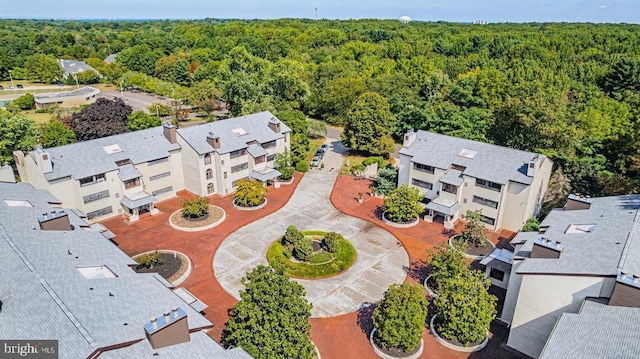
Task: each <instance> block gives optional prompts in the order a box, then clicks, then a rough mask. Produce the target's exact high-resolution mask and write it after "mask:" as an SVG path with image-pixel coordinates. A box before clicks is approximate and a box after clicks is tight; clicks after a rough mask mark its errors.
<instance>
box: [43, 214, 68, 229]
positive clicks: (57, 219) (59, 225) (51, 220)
mask: <svg viewBox="0 0 640 359" xmlns="http://www.w3.org/2000/svg"><path fill="white" fill-rule="evenodd" d="M38 222H39V223H40V229H42V230H43V231H70V230H72V229H73V228H71V222H70V221H69V214H68V213H67V212H65V211H62V210H55V211H51V212H47V213H43V214H42V216H40V217H38Z"/></svg>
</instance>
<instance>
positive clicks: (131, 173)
mask: <svg viewBox="0 0 640 359" xmlns="http://www.w3.org/2000/svg"><path fill="white" fill-rule="evenodd" d="M141 176H142V173H140V171H138V170H137V169H136V168H135V167H133V165H132V164H128V165H124V166H120V172H119V173H118V177H120V179H121V180H123V181H128V180H131V179H134V178H138V177H141Z"/></svg>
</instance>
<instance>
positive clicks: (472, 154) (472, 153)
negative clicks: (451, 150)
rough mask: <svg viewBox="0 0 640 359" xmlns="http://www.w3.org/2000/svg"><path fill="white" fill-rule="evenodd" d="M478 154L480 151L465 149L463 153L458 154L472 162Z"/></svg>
mask: <svg viewBox="0 0 640 359" xmlns="http://www.w3.org/2000/svg"><path fill="white" fill-rule="evenodd" d="M476 154H478V151H474V150H469V149H466V148H463V149H462V151H460V153H458V156H460V157H464V158H468V159H470V160H472V159H473V158H474V157H475V156H476Z"/></svg>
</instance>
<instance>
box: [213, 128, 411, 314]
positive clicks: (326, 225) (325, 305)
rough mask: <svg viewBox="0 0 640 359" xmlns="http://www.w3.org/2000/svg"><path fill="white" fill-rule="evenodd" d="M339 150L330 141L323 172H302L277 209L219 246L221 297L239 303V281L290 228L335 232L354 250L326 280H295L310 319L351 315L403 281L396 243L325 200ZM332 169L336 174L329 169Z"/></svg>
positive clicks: (403, 255) (216, 263) (401, 253)
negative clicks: (343, 267)
mask: <svg viewBox="0 0 640 359" xmlns="http://www.w3.org/2000/svg"><path fill="white" fill-rule="evenodd" d="M328 142H331V141H328ZM342 152H344V148H343V147H342V145H341V144H340V142H338V141H337V140H333V142H332V143H331V144H330V149H329V151H328V152H327V153H326V155H325V157H324V159H323V162H324V163H325V169H324V170H319V169H314V170H311V171H310V172H308V173H307V174H305V176H304V178H303V179H302V180H301V181H300V184H299V185H298V188H297V189H296V191H295V192H294V194H293V196H292V197H291V199H290V200H289V202H287V204H286V205H285V206H284V207H283V208H282V209H280V210H278V211H277V212H275V213H273V214H271V215H269V216H267V217H264V218H262V219H260V220H258V221H256V222H254V223H251V224H249V225H247V226H245V227H243V228H241V229H239V230H238V231H236V232H234V233H233V234H231V235H230V236H229V237H227V238H226V239H225V240H224V241H223V242H222V244H221V245H220V247H219V248H218V250H217V251H216V253H215V256H214V258H213V272H214V273H215V276H216V280H217V281H218V283H220V285H221V286H222V287H223V288H224V289H225V291H227V293H229V294H231V295H232V296H233V297H235V298H236V299H240V294H239V293H240V290H242V289H244V286H243V285H242V283H241V282H240V280H241V279H242V277H243V276H244V275H245V273H247V272H248V271H250V270H251V269H252V268H254V267H255V266H257V265H259V264H267V260H266V253H267V249H268V247H269V245H270V244H271V243H272V242H273V241H274V240H276V239H277V238H279V237H281V236H282V235H283V234H284V232H285V230H286V228H287V227H288V226H289V225H291V224H293V225H295V226H296V227H298V229H301V230H305V229H309V230H311V229H317V230H323V231H334V232H338V233H340V234H342V235H343V236H344V237H345V238H347V239H348V240H349V241H351V243H352V244H353V245H354V247H355V248H356V253H357V259H356V262H355V263H354V265H353V266H352V267H351V268H350V269H349V270H347V271H346V272H344V273H341V274H340V275H337V276H335V277H331V278H326V279H314V280H301V279H296V281H297V282H298V283H300V284H302V285H303V286H304V287H305V289H306V292H307V299H308V300H309V301H310V302H311V303H313V309H312V310H311V315H312V317H333V316H337V315H341V314H346V313H351V312H355V311H357V310H358V309H359V308H360V307H361V306H362V305H363V304H365V303H367V302H375V301H378V300H379V299H381V298H382V296H383V294H384V292H385V291H386V290H387V288H388V286H389V285H390V284H393V283H402V282H403V281H404V280H405V278H406V276H407V271H408V269H409V256H408V254H407V252H406V251H405V249H404V247H403V246H402V244H401V243H400V242H399V241H398V240H397V239H396V238H395V237H394V236H393V235H392V234H391V233H389V232H388V231H386V230H384V229H383V228H381V227H379V226H376V225H374V224H372V223H370V222H367V221H364V220H361V219H358V218H356V217H352V216H349V215H346V214H343V213H342V212H340V211H338V210H337V209H336V208H335V207H333V205H332V204H331V202H330V200H329V196H330V194H331V191H332V189H333V185H334V183H335V181H336V178H337V173H338V170H337V169H339V168H340V164H341V163H342V156H341V154H340V153H342ZM332 167H333V168H336V170H335V171H330V168H332Z"/></svg>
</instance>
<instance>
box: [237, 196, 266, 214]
mask: <svg viewBox="0 0 640 359" xmlns="http://www.w3.org/2000/svg"><path fill="white" fill-rule="evenodd" d="M236 200H237V199H236V198H234V199H233V208H235V209H237V210H238V211H257V210H259V209H262V208H264V207H266V206H267V197H264V198H263V199H262V203H260V204H259V205H257V206H252V207H245V206H241V205H239V204H238V203H237V201H236Z"/></svg>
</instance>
